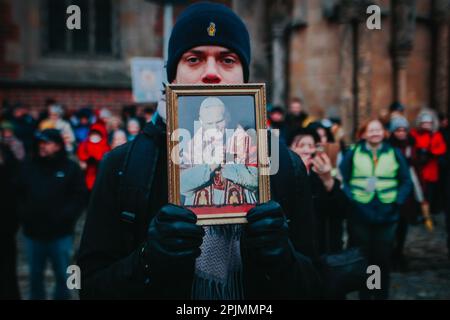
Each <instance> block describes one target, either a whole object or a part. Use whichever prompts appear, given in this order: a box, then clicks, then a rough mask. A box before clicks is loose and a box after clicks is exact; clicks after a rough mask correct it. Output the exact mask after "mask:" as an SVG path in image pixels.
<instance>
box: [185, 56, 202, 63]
mask: <svg viewBox="0 0 450 320" xmlns="http://www.w3.org/2000/svg"><path fill="white" fill-rule="evenodd" d="M186 61H187V62H188V63H190V64H194V63H198V62H199V61H200V58H199V57H188V58H186Z"/></svg>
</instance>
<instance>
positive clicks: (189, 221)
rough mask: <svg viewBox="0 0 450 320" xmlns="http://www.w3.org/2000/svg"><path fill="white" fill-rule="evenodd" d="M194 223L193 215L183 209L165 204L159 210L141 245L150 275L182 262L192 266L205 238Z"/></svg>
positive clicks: (200, 229) (201, 230)
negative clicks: (142, 245)
mask: <svg viewBox="0 0 450 320" xmlns="http://www.w3.org/2000/svg"><path fill="white" fill-rule="evenodd" d="M196 222H197V216H196V215H195V214H194V213H193V212H192V211H190V210H188V209H186V208H184V207H180V206H176V205H173V204H168V205H165V206H164V207H162V208H161V209H160V211H159V212H158V214H157V215H156V216H155V217H154V218H153V220H152V221H151V223H150V226H149V228H148V238H147V242H146V244H145V246H144V259H145V262H146V263H147V264H148V266H149V269H150V271H151V272H157V271H167V268H170V267H177V266H178V267H180V265H181V264H184V263H188V264H191V265H193V263H194V262H195V259H196V258H197V257H198V256H199V255H200V245H201V244H202V241H203V236H204V235H205V231H204V230H203V228H202V227H201V226H198V225H196Z"/></svg>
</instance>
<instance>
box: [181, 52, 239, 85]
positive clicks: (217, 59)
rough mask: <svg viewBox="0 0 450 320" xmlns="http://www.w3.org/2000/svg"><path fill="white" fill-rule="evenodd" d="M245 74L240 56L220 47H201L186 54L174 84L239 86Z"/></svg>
mask: <svg viewBox="0 0 450 320" xmlns="http://www.w3.org/2000/svg"><path fill="white" fill-rule="evenodd" d="M243 82H244V72H243V69H242V64H241V60H240V59H239V56H238V55H237V54H235V53H233V52H231V51H230V50H229V49H226V48H224V47H219V46H199V47H195V48H192V49H190V50H189V51H187V52H185V53H184V54H183V55H182V56H181V59H180V61H179V62H178V66H177V73H176V76H175V79H174V80H173V83H178V84H239V83H243Z"/></svg>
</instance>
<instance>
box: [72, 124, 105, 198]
mask: <svg viewBox="0 0 450 320" xmlns="http://www.w3.org/2000/svg"><path fill="white" fill-rule="evenodd" d="M93 133H98V134H99V135H100V137H101V139H100V140H99V141H96V140H95V139H91V136H92V135H93ZM110 150H111V148H110V147H109V145H108V133H107V131H106V128H105V126H104V125H103V124H102V123H95V124H93V125H92V127H91V129H90V131H89V136H88V138H87V139H86V140H85V141H83V142H82V143H80V146H79V147H78V152H77V155H78V159H80V161H83V162H86V164H87V167H86V185H87V187H88V189H89V191H90V190H92V188H93V187H94V182H95V177H96V176H97V170H98V165H99V163H100V160H102V158H103V156H104V155H105V153H107V152H108V151H110Z"/></svg>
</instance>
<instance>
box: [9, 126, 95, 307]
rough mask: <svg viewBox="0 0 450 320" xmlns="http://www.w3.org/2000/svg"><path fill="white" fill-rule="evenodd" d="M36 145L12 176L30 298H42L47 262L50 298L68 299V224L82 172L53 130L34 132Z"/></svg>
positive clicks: (76, 208)
mask: <svg viewBox="0 0 450 320" xmlns="http://www.w3.org/2000/svg"><path fill="white" fill-rule="evenodd" d="M37 142H38V150H37V154H36V155H35V156H34V157H33V159H32V160H30V161H27V162H25V163H24V164H23V165H22V167H21V169H20V173H19V176H18V180H17V188H18V189H17V190H18V196H19V199H18V212H19V218H20V223H21V225H22V226H23V232H24V236H25V247H26V253H27V258H28V263H29V266H30V281H31V288H30V299H39V300H42V299H45V298H46V294H45V288H44V271H45V266H46V262H47V260H50V261H51V262H52V266H53V270H54V273H55V278H56V286H55V292H54V298H55V299H68V298H70V293H69V291H68V289H67V286H66V276H67V274H66V271H67V267H68V266H69V264H70V259H71V257H70V256H71V252H72V246H73V233H74V226H75V223H76V221H77V219H78V217H79V216H80V215H81V213H82V211H83V209H84V208H85V205H86V200H87V190H86V187H85V184H84V176H83V173H82V171H81V169H80V167H79V166H78V164H76V163H75V162H73V161H72V160H69V159H68V157H67V154H66V151H65V148H64V141H63V138H62V137H61V134H60V132H59V131H58V130H56V129H46V130H44V131H42V132H40V133H39V134H38V136H37Z"/></svg>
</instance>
